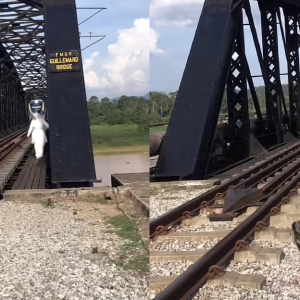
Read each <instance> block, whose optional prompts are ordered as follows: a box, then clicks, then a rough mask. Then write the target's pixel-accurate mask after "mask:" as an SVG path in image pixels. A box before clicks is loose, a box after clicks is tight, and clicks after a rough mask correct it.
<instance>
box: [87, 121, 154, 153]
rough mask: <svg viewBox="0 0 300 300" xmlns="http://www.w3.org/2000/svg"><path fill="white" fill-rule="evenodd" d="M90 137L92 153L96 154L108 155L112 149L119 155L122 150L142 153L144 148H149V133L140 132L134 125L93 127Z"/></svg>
mask: <svg viewBox="0 0 300 300" xmlns="http://www.w3.org/2000/svg"><path fill="white" fill-rule="evenodd" d="M91 135H92V142H93V148H94V151H96V152H98V153H99V152H100V153H101V152H102V153H110V152H111V151H112V149H115V150H114V151H118V152H119V153H122V152H121V151H122V150H124V151H128V152H131V151H132V150H133V151H135V152H136V151H138V152H140V151H142V152H143V151H144V148H145V147H148V148H149V132H148V131H146V132H145V131H144V132H143V131H141V129H140V128H139V127H138V125H136V124H123V125H93V126H91ZM117 148H119V150H117ZM125 148H126V149H127V150H125ZM108 149H109V151H108ZM102 153H101V154H102Z"/></svg>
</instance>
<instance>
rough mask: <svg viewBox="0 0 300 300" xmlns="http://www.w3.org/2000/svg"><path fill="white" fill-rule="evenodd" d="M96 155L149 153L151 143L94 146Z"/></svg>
mask: <svg viewBox="0 0 300 300" xmlns="http://www.w3.org/2000/svg"><path fill="white" fill-rule="evenodd" d="M93 150H94V155H95V156H103V155H122V154H125V155H128V154H142V155H143V154H145V155H149V145H141V146H128V147H121V146H120V147H99V146H98V147H97V146H94V147H93Z"/></svg>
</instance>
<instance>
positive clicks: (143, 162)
mask: <svg viewBox="0 0 300 300" xmlns="http://www.w3.org/2000/svg"><path fill="white" fill-rule="evenodd" d="M95 168H96V174H97V179H101V178H102V183H96V184H95V186H105V185H106V186H107V185H109V186H110V185H111V180H110V178H111V177H110V176H111V174H116V173H141V172H149V155H147V154H132V155H104V156H95Z"/></svg>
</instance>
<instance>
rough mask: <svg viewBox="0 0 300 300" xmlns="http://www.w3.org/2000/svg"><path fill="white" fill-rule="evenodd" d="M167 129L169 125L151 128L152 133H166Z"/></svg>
mask: <svg viewBox="0 0 300 300" xmlns="http://www.w3.org/2000/svg"><path fill="white" fill-rule="evenodd" d="M167 127H168V125H164V126H158V127H151V128H150V133H158V132H159V133H160V132H166V131H167Z"/></svg>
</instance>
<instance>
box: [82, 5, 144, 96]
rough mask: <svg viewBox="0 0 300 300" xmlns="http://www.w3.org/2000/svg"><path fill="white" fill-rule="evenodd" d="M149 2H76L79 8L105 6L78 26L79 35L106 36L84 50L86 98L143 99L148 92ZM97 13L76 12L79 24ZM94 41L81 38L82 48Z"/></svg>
mask: <svg viewBox="0 0 300 300" xmlns="http://www.w3.org/2000/svg"><path fill="white" fill-rule="evenodd" d="M149 4H150V2H149V0H129V1H124V0H113V1H112V0H102V1H95V0H76V6H77V8H80V7H99V8H100V7H105V8H106V9H105V10H102V11H101V12H100V13H98V14H97V15H95V16H94V17H93V18H91V19H90V20H88V21H86V22H84V23H83V24H82V25H79V32H80V33H81V35H84V36H87V35H90V33H89V32H92V35H105V36H106V37H105V38H104V39H103V40H102V41H100V42H99V43H96V44H95V45H93V46H91V47H89V48H87V49H86V50H83V52H82V57H83V68H84V76H85V85H86V92H87V97H88V98H90V97H91V96H93V95H94V96H97V97H98V98H99V99H102V98H104V97H109V98H114V97H120V96H121V95H128V96H130V95H134V96H143V95H145V94H146V93H148V92H149V28H150V21H149ZM95 12H97V10H82V9H78V10H77V16H78V23H81V22H82V21H83V20H84V19H86V18H88V17H89V16H91V15H92V14H94V13H95ZM96 40H97V38H92V39H91V40H90V38H81V49H83V48H85V47H86V46H88V45H89V44H91V43H93V42H95V41H96Z"/></svg>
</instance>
